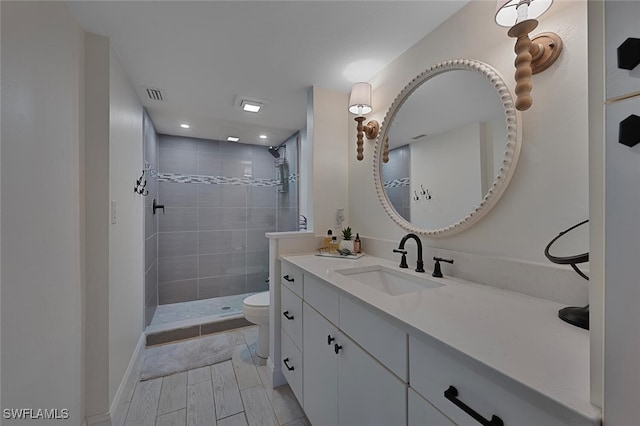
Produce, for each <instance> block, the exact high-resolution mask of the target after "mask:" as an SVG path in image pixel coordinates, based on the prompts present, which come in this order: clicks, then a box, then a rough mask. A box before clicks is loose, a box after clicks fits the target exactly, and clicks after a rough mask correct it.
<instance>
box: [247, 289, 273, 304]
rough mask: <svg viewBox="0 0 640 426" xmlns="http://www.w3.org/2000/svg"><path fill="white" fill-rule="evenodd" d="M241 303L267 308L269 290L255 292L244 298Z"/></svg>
mask: <svg viewBox="0 0 640 426" xmlns="http://www.w3.org/2000/svg"><path fill="white" fill-rule="evenodd" d="M243 304H244V305H245V306H248V307H251V308H261V307H262V308H267V307H268V306H269V292H268V291H265V292H262V293H257V294H254V295H252V296H249V297H247V298H246V299H244V302H243Z"/></svg>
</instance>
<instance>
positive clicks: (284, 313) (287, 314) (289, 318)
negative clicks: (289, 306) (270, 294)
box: [282, 311, 293, 321]
mask: <svg viewBox="0 0 640 426" xmlns="http://www.w3.org/2000/svg"><path fill="white" fill-rule="evenodd" d="M282 315H284V317H285V318H286V319H288V320H289V321H291V320H292V319H293V315H289V311H284V312H283V313H282Z"/></svg>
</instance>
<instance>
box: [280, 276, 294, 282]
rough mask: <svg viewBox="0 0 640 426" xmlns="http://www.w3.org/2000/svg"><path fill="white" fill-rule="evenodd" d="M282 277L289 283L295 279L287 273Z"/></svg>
mask: <svg viewBox="0 0 640 426" xmlns="http://www.w3.org/2000/svg"><path fill="white" fill-rule="evenodd" d="M282 278H284V279H285V281H289V282H290V283H292V282H294V281H295V280H294V279H293V278H290V277H289V275H285V276H283V277H282Z"/></svg>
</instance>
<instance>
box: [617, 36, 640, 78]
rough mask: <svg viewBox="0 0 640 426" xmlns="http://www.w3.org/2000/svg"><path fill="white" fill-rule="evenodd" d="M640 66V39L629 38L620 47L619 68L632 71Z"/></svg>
mask: <svg viewBox="0 0 640 426" xmlns="http://www.w3.org/2000/svg"><path fill="white" fill-rule="evenodd" d="M638 64H640V38H628V39H626V40H625V41H624V42H623V43H622V44H621V45H620V46H618V68H620V69H622V70H632V69H634V68H635V67H636V66H637V65H638Z"/></svg>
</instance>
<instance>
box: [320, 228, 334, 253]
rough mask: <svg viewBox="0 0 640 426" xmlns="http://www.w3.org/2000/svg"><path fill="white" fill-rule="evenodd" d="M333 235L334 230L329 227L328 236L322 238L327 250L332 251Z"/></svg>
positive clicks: (323, 247)
mask: <svg viewBox="0 0 640 426" xmlns="http://www.w3.org/2000/svg"><path fill="white" fill-rule="evenodd" d="M332 236H333V231H332V230H331V229H329V230H328V231H327V236H326V237H324V240H322V249H323V250H326V251H331V237H332Z"/></svg>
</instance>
